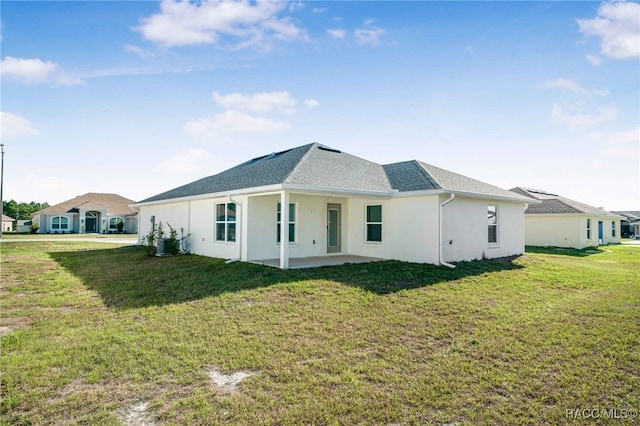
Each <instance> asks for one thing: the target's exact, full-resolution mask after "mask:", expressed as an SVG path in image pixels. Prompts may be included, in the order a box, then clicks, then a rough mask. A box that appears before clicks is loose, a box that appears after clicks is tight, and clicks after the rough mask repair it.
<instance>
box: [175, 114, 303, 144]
mask: <svg viewBox="0 0 640 426" xmlns="http://www.w3.org/2000/svg"><path fill="white" fill-rule="evenodd" d="M290 128H291V125H290V124H289V123H286V122H283V121H276V120H271V119H268V118H265V117H256V116H253V115H250V114H247V113H245V112H242V111H237V110H228V111H225V112H223V113H221V114H216V115H214V116H213V117H210V118H198V119H196V120H192V121H189V122H187V124H185V132H186V133H187V134H189V135H191V136H194V137H197V138H205V139H215V138H216V137H218V136H220V135H229V134H233V133H239V132H273V131H280V130H288V129H290Z"/></svg>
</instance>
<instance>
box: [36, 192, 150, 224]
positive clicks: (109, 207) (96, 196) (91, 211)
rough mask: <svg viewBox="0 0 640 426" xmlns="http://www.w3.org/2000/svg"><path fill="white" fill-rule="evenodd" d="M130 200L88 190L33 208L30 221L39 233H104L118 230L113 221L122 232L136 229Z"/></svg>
mask: <svg viewBox="0 0 640 426" xmlns="http://www.w3.org/2000/svg"><path fill="white" fill-rule="evenodd" d="M132 203H133V200H130V199H128V198H124V197H121V196H120V195H117V194H102V193H96V192H89V193H87V194H84V195H80V196H78V197H76V198H73V199H71V200H67V201H64V202H62V203H60V204H56V205H55V206H51V207H47V208H46V209H43V210H40V211H37V212H35V213H34V214H33V219H32V220H33V221H34V222H36V223H38V225H39V226H40V230H39V233H41V234H69V233H76V234H93V233H98V234H106V233H115V232H117V231H118V227H117V224H118V222H120V221H121V222H122V223H123V224H124V232H126V233H128V234H135V233H136V232H138V212H136V211H135V210H133V209H132V208H131V207H130V206H129V205H130V204H132Z"/></svg>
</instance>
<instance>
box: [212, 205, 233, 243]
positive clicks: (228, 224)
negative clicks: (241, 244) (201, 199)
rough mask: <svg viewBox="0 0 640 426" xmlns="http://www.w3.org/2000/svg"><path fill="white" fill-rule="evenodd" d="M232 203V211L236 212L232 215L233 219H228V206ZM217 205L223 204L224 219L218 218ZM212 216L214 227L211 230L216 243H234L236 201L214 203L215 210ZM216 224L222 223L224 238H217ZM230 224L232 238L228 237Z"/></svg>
mask: <svg viewBox="0 0 640 426" xmlns="http://www.w3.org/2000/svg"><path fill="white" fill-rule="evenodd" d="M230 205H233V206H234V207H235V208H234V211H235V213H236V215H235V216H234V217H233V220H230V216H229V214H228V212H229V206H230ZM218 206H224V219H222V220H220V219H218ZM214 215H215V216H214V217H215V228H214V230H213V233H214V241H215V242H216V243H229V244H235V243H236V242H237V239H238V237H237V231H238V225H237V223H238V216H237V215H238V205H237V204H236V203H233V202H224V203H216V204H215V212H214ZM218 225H223V226H224V239H219V238H218ZM231 225H233V229H234V231H233V239H230V238H229V236H230V232H229V230H230V229H231Z"/></svg>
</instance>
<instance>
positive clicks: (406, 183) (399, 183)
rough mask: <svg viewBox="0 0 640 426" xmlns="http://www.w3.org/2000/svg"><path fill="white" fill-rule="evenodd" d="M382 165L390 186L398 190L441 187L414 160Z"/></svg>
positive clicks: (421, 189) (423, 189) (425, 189)
mask: <svg viewBox="0 0 640 426" xmlns="http://www.w3.org/2000/svg"><path fill="white" fill-rule="evenodd" d="M383 167H384V171H385V172H386V173H387V176H388V177H389V182H390V184H391V187H392V188H393V189H397V190H398V191H400V192H407V191H427V190H430V189H442V187H441V186H440V185H438V183H437V182H436V181H435V180H433V178H432V177H431V176H429V174H428V173H427V171H426V170H425V169H424V168H423V167H422V166H421V165H420V164H419V163H418V162H417V161H415V160H413V161H403V162H401V163H393V164H387V165H385V166H383Z"/></svg>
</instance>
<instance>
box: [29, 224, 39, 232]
mask: <svg viewBox="0 0 640 426" xmlns="http://www.w3.org/2000/svg"><path fill="white" fill-rule="evenodd" d="M39 230H40V225H38V222H35V221H34V222H31V228H29V232H31V233H32V234H37V233H38V231H39Z"/></svg>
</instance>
